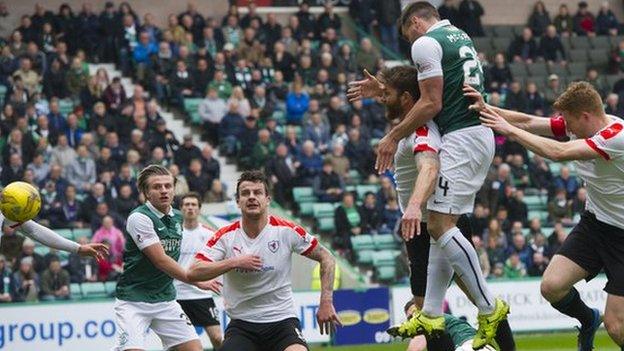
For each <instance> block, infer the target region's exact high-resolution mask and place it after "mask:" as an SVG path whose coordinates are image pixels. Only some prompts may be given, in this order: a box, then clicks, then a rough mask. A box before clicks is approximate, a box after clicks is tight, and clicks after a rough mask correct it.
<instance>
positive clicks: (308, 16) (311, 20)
mask: <svg viewBox="0 0 624 351" xmlns="http://www.w3.org/2000/svg"><path fill="white" fill-rule="evenodd" d="M295 16H296V17H297V18H298V19H299V24H300V27H301V31H302V32H303V33H304V37H306V38H308V39H312V38H314V33H315V27H316V18H315V17H314V15H313V14H312V13H310V4H309V3H308V2H307V1H302V2H301V3H300V4H299V11H297V13H296V14H295Z"/></svg>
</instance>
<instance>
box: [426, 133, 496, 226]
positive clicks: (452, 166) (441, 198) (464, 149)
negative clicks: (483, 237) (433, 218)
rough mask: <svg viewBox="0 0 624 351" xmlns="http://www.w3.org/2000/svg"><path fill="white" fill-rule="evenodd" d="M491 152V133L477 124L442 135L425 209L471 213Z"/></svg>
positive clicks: (490, 160)
mask: <svg viewBox="0 0 624 351" xmlns="http://www.w3.org/2000/svg"><path fill="white" fill-rule="evenodd" d="M494 151H495V150H494V133H493V132H492V130H491V129H490V128H487V127H484V126H481V125H479V126H474V127H469V128H464V129H460V130H456V131H454V132H451V133H449V134H445V135H444V136H442V145H441V146H440V153H439V156H440V174H439V176H438V180H437V181H436V187H435V191H434V194H433V196H431V197H430V198H429V201H428V202H427V209H428V210H430V211H436V212H440V213H448V214H454V215H461V214H464V213H472V210H473V208H474V201H475V196H476V194H477V192H478V191H479V189H481V186H483V182H484V181H485V177H486V176H487V173H488V170H489V168H490V164H491V163H492V160H493V159H494Z"/></svg>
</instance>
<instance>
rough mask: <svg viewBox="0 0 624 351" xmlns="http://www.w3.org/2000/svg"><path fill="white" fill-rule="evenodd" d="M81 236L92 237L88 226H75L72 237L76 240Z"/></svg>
mask: <svg viewBox="0 0 624 351" xmlns="http://www.w3.org/2000/svg"><path fill="white" fill-rule="evenodd" d="M83 236H84V237H87V238H89V239H91V237H93V232H92V231H91V229H90V228H76V229H74V238H75V240H78V239H79V238H81V237H83Z"/></svg>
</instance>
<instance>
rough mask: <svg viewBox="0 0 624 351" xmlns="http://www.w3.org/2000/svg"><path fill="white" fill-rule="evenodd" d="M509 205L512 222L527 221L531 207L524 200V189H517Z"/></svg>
mask: <svg viewBox="0 0 624 351" xmlns="http://www.w3.org/2000/svg"><path fill="white" fill-rule="evenodd" d="M507 206H508V210H509V220H510V221H511V222H515V221H519V222H522V223H527V221H528V214H529V208H528V206H527V204H526V203H525V202H524V191H522V190H516V191H515V193H514V196H513V198H512V199H511V200H510V201H509V204H508V205H507Z"/></svg>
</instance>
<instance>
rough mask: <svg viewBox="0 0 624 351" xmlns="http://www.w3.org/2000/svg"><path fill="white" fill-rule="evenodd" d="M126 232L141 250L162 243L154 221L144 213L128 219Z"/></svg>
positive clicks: (134, 214)
mask: <svg viewBox="0 0 624 351" xmlns="http://www.w3.org/2000/svg"><path fill="white" fill-rule="evenodd" d="M126 230H127V231H128V234H130V237H131V238H132V240H133V241H134V243H135V244H136V246H137V247H138V248H139V250H143V249H144V248H146V247H148V246H150V245H154V244H156V243H159V242H160V238H158V234H156V231H155V230H154V224H153V223H152V220H151V219H150V218H149V217H148V216H146V215H144V214H142V213H133V214H131V215H130V217H128V224H126Z"/></svg>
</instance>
